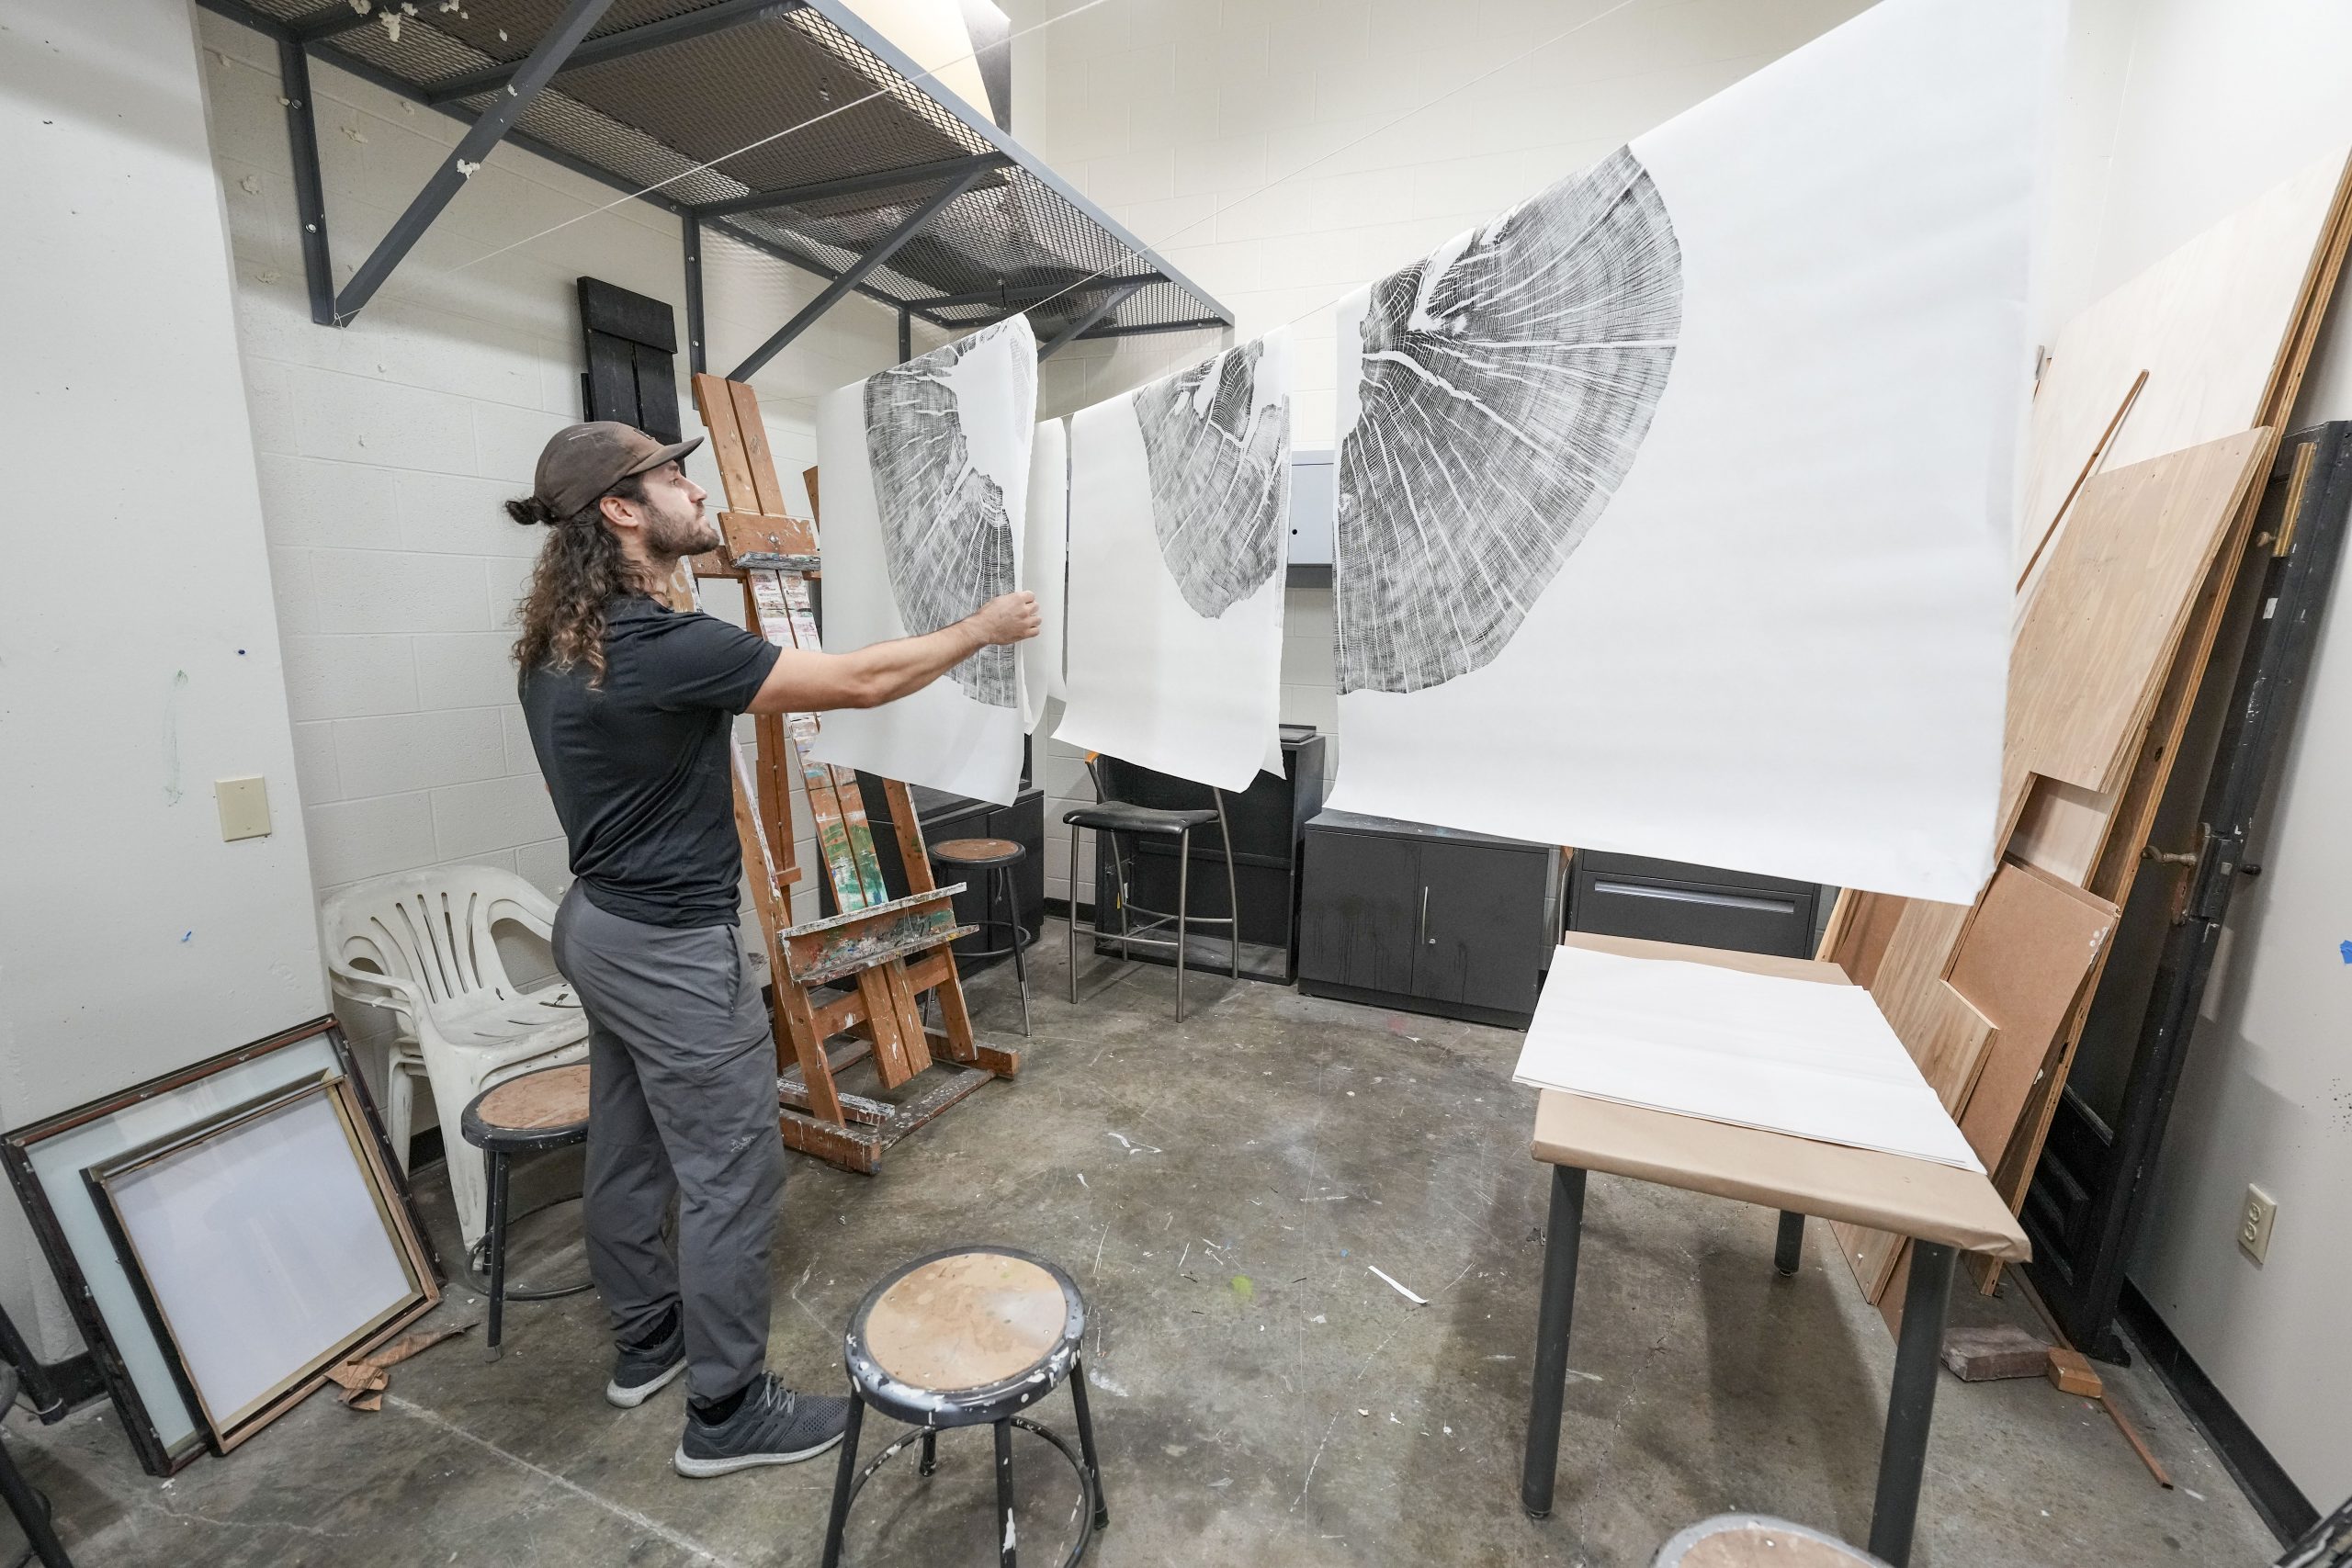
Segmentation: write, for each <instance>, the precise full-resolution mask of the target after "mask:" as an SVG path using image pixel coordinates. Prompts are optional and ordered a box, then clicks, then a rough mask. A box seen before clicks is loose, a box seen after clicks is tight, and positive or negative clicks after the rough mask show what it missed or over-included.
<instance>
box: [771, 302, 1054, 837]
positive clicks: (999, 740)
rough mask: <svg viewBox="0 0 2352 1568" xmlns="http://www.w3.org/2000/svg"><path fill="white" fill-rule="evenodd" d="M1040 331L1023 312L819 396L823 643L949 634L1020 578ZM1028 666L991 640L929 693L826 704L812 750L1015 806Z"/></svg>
mask: <svg viewBox="0 0 2352 1568" xmlns="http://www.w3.org/2000/svg"><path fill="white" fill-rule="evenodd" d="M1036 411H1037V341H1036V338H1035V335H1034V334H1033V333H1031V332H1030V330H1029V321H1028V318H1026V317H1024V316H1015V317H1013V318H1012V320H1011V321H1006V322H1003V323H1002V324H1001V325H998V326H993V327H989V328H986V329H984V330H982V331H980V332H977V333H973V334H972V335H971V336H969V337H966V338H959V339H957V340H956V342H954V343H951V344H946V345H945V346H944V347H941V348H936V349H933V351H932V352H931V353H929V354H926V355H922V357H920V358H917V359H910V360H909V361H907V363H905V364H904V365H900V366H897V367H893V368H891V369H888V370H886V371H884V372H882V374H880V375H878V376H873V377H869V378H866V379H865V380H864V381H860V382H858V383H856V384H855V385H854V386H849V387H843V388H842V389H841V390H839V391H837V392H830V393H828V394H826V395H825V396H824V397H823V398H821V399H820V400H818V403H817V464H818V470H819V474H820V481H821V483H822V485H823V489H824V515H823V517H822V519H821V520H820V541H819V542H820V545H821V547H822V548H823V551H824V561H825V578H824V631H825V646H826V648H827V649H829V650H830V651H832V652H835V653H847V652H851V651H853V650H854V649H860V648H864V647H865V646H867V645H868V644H870V643H876V642H885V641H888V640H889V639H890V638H893V637H910V636H921V635H922V634H923V633H926V632H933V631H937V630H938V629H939V628H940V627H941V626H948V625H951V624H953V623H954V622H956V621H958V620H961V619H962V618H963V617H964V616H966V615H970V614H971V613H972V612H973V611H974V610H977V609H978V608H979V607H980V606H981V605H982V604H986V603H987V602H988V601H989V600H990V599H992V598H994V597H995V596H996V595H998V594H1000V593H1010V592H1012V591H1013V590H1014V589H1016V588H1018V587H1019V586H1020V584H1021V576H1020V571H1021V555H1022V534H1023V526H1022V525H1023V522H1024V521H1025V519H1026V517H1027V514H1028V491H1029V447H1030V441H1031V437H1032V434H1033V432H1034V430H1035V421H1036ZM1021 718H1022V706H1021V694H1020V673H1019V662H1018V658H1017V656H1016V654H1015V653H1014V651H1013V649H1011V648H985V649H981V650H980V651H979V652H978V653H976V654H974V655H972V657H971V658H969V659H967V660H964V662H963V663H961V664H958V665H957V666H956V668H955V669H953V670H951V671H948V672H947V673H946V674H945V675H944V676H942V677H940V678H939V679H938V680H936V681H933V682H932V683H931V684H930V685H928V686H925V687H924V688H922V690H921V691H919V692H915V693H913V694H910V695H908V696H904V697H900V698H899V700H898V701H896V702H893V703H886V704H885V705H882V706H881V707H878V708H868V709H855V708H843V709H838V710H836V711H834V712H831V713H828V714H827V715H825V716H824V718H823V720H822V721H821V727H820V729H819V731H818V735H817V739H816V742H815V744H814V745H813V746H811V747H810V749H809V750H810V754H811V755H813V756H814V757H815V758H816V759H817V760H818V761H824V762H831V763H833V764H835V765H836V766H840V767H850V768H864V769H865V770H866V771H868V772H869V773H879V774H881V775H882V776H883V777H885V778H892V779H902V780H904V781H905V782H907V783H909V784H928V785H930V786H931V787H932V788H933V789H944V790H949V791H952V792H954V793H955V794H957V795H972V796H975V797H976V798H978V799H981V800H988V801H993V802H995V803H997V804H998V805H1000V806H1002V805H1009V804H1011V802H1012V797H1013V795H1014V794H1015V792H1016V791H1017V790H1018V789H1019V787H1020V779H1021Z"/></svg>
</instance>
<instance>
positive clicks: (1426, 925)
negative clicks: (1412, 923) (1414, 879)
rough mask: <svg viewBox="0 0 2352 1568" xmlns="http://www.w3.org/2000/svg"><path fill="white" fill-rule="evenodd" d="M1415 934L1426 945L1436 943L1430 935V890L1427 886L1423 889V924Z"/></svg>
mask: <svg viewBox="0 0 2352 1568" xmlns="http://www.w3.org/2000/svg"><path fill="white" fill-rule="evenodd" d="M1415 934H1416V935H1418V936H1419V938H1420V939H1421V942H1422V943H1423V944H1424V945H1427V944H1429V943H1430V942H1435V941H1436V939H1435V938H1434V937H1432V936H1430V890H1429V888H1428V886H1426V885H1424V886H1422V888H1421V923H1420V927H1419V931H1417V932H1416V933H1415Z"/></svg>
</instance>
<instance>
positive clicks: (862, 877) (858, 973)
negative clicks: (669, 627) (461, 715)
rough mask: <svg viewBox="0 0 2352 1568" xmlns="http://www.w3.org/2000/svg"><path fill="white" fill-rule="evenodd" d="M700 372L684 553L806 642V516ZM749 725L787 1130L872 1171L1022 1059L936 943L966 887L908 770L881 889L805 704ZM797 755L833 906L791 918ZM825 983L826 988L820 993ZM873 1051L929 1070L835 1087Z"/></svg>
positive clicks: (752, 815) (891, 784)
mask: <svg viewBox="0 0 2352 1568" xmlns="http://www.w3.org/2000/svg"><path fill="white" fill-rule="evenodd" d="M694 388H695V407H696V408H697V409H699V410H700V411H701V412H702V422H703V424H704V426H705V427H706V428H707V429H708V430H709V432H710V446H711V453H712V455H713V456H714V457H717V458H718V475H719V482H720V483H721V485H723V486H724V487H725V490H726V492H727V510H726V511H724V512H722V513H719V517H718V524H719V532H720V535H721V536H722V537H723V538H724V540H725V543H724V545H723V546H722V547H721V548H720V549H718V550H717V551H714V552H713V553H712V554H710V555H707V556H697V557H695V559H694V562H693V570H694V576H695V578H699V579H717V578H729V579H733V580H734V581H738V582H740V583H741V584H742V592H743V609H744V613H745V615H747V616H748V617H749V621H750V625H751V626H752V629H753V630H754V631H756V632H758V633H759V634H760V635H761V636H762V637H765V638H767V639H768V641H770V642H772V643H775V645H776V646H777V647H779V648H802V649H816V648H817V647H818V641H817V622H816V616H815V615H814V614H813V613H812V611H811V609H810V605H809V582H808V578H809V574H810V573H812V572H814V571H815V570H817V564H818V557H817V538H816V532H815V529H814V528H813V526H812V525H809V524H808V523H805V522H803V521H801V520H800V519H798V518H796V517H793V516H791V515H790V514H789V513H786V510H785V504H784V498H783V491H781V490H780V489H779V487H778V486H777V483H776V477H775V459H774V457H771V456H770V454H769V451H768V442H767V432H766V428H765V427H764V426H763V424H762V423H760V415H759V400H758V399H757V398H756V397H755V396H754V395H753V393H752V389H751V388H750V387H748V386H746V385H744V384H743V383H742V382H740V381H728V380H723V379H721V378H718V377H717V376H707V375H698V376H696V377H695V380H694ZM694 590H695V584H693V583H691V582H688V581H684V580H683V574H682V580H681V581H680V582H679V584H678V585H677V587H676V590H675V597H676V600H677V602H679V603H681V604H691V603H693V599H694ZM754 728H755V733H756V735H757V739H758V744H757V747H756V753H757V756H756V761H754V762H752V763H750V764H746V763H745V761H744V760H743V757H742V754H741V750H740V749H738V750H737V752H736V767H735V830H736V835H737V837H738V838H739V839H740V840H741V843H742V847H743V867H744V871H745V873H746V874H747V875H748V876H749V878H750V881H751V884H752V904H753V905H754V907H755V908H757V910H758V913H759V920H760V930H761V934H762V936H763V940H764V942H765V943H766V947H767V955H768V973H769V976H770V978H771V980H772V981H773V983H774V989H775V1042H776V1067H777V1080H776V1089H777V1097H778V1106H779V1112H780V1115H781V1117H782V1121H783V1127H784V1141H785V1142H786V1144H787V1145H790V1146H792V1147H793V1148H796V1149H798V1150H800V1151H801V1152H803V1153H804V1154H811V1155H815V1156H818V1157H819V1158H820V1159H823V1160H825V1161H827V1162H829V1163H831V1164H833V1165H837V1166H840V1167H842V1168H843V1169H845V1170H858V1171H866V1172H871V1171H873V1170H874V1169H876V1168H877V1167H878V1166H880V1164H881V1162H882V1155H883V1152H884V1151H885V1150H887V1149H888V1148H889V1147H890V1145H893V1144H895V1143H897V1142H898V1141H899V1139H900V1138H903V1137H905V1136H906V1135H907V1134H910V1133H911V1132H913V1131H914V1130H915V1129H916V1128H918V1127H920V1126H922V1124H923V1123H925V1122H929V1121H930V1120H931V1119H932V1118H933V1117H934V1116H936V1115H938V1114H939V1113H940V1112H941V1111H944V1110H946V1109H947V1108H948V1107H949V1106H951V1105H953V1104H955V1103H956V1101H957V1100H961V1099H963V1098H964V1097H965V1096H966V1095H967V1094H970V1093H971V1092H972V1091H973V1090H974V1089H978V1088H979V1087H980V1085H982V1084H984V1083H986V1082H988V1081H989V1079H990V1078H992V1077H1012V1076H1013V1074H1014V1073H1015V1072H1017V1071H1018V1070H1019V1069H1020V1066H1021V1058H1020V1056H1019V1055H1017V1054H1016V1053H1014V1052H1011V1051H1004V1050H999V1049H997V1048H996V1047H994V1046H989V1045H982V1044H979V1043H977V1042H976V1041H975V1040H974V1039H973V1038H972V1019H971V1014H970V1012H969V1011H968V1010H967V1009H966V1007H965V1005H964V987H963V982H962V980H961V979H960V978H959V977H958V976H957V974H956V955H955V954H954V953H952V952H950V951H949V949H948V944H949V943H950V942H954V941H955V940H956V938H957V937H960V936H963V935H965V934H967V932H968V931H971V930H972V929H973V928H971V927H968V926H958V925H957V924H956V911H955V908H954V906H953V904H952V902H951V900H952V899H953V897H954V896H955V895H956V893H958V892H961V891H962V886H961V885H960V884H959V885H957V886H952V887H941V886H938V884H937V882H936V881H935V880H934V879H933V876H932V873H931V862H930V860H929V858H928V857H927V856H926V855H925V854H924V852H923V842H922V827H921V826H920V825H919V824H918V823H917V822H916V820H915V810H914V802H913V801H912V799H911V798H910V795H909V791H908V789H907V786H906V785H905V784H901V783H899V782H898V781H896V780H889V781H886V782H885V783H884V784H883V786H882V787H883V790H884V792H885V793H886V794H887V795H888V798H889V804H890V818H891V825H892V827H893V828H894V829H895V830H896V831H897V833H898V835H899V860H900V862H901V863H903V864H904V866H905V868H906V876H907V887H908V891H907V895H906V897H900V898H892V897H890V896H889V893H888V889H887V888H886V887H885V886H884V885H883V881H882V866H881V863H880V861H879V860H878V859H876V855H875V852H874V830H873V828H872V826H871V825H870V824H869V823H868V821H867V820H866V816H865V797H864V795H862V794H861V793H860V791H859V788H858V784H857V775H856V774H855V773H853V772H851V771H850V770H849V769H847V768H835V767H832V766H831V765H829V764H827V763H824V762H820V761H817V760H816V759H815V758H813V757H811V756H810V755H809V750H808V745H809V741H810V740H811V739H814V738H815V736H816V733H817V719H816V718H815V716H812V715H809V714H789V715H783V716H763V717H760V718H758V719H756V720H754ZM787 750H788V751H789V760H787ZM796 764H797V768H798V770H799V775H800V782H801V786H802V789H803V791H804V792H805V793H806V795H808V798H809V815H810V816H811V817H812V818H814V827H815V829H816V840H817V852H818V856H819V858H820V860H822V861H823V862H824V864H825V875H826V878H827V880H828V882H829V883H830V884H831V887H832V893H833V903H834V907H835V908H838V909H840V910H841V911H842V913H840V914H838V915H834V916H832V917H831V918H830V919H821V920H812V921H809V923H808V924H805V925H798V926H796V925H794V924H793V923H792V902H791V893H790V887H791V885H792V884H793V883H795V882H797V881H798V880H799V878H800V868H799V867H798V866H797V864H795V863H794V859H793V850H792V789H791V784H790V783H789V778H790V774H789V773H787V771H786V770H787V769H788V768H791V767H793V766H794V765H796ZM814 987H827V989H826V990H825V991H824V992H822V993H819V992H817V991H816V990H815V989H814ZM926 994H930V995H935V996H936V997H937V998H938V1000H939V1015H940V1022H941V1025H942V1027H940V1028H938V1029H932V1028H930V1027H928V1026H927V1025H926V1024H925V1022H924V1021H923V1015H922V998H923V997H924V996H925V995H926ZM840 1035H849V1036H851V1037H852V1040H851V1043H848V1044H845V1045H843V1046H842V1047H840V1048H839V1049H828V1046H827V1042H828V1041H831V1040H832V1039H833V1038H835V1037H836V1036H840ZM868 1057H871V1059H872V1060H873V1063H874V1068H875V1071H876V1074H877V1075H878V1076H879V1077H880V1078H881V1080H882V1084H883V1087H884V1088H885V1089H898V1088H899V1086H901V1085H903V1084H905V1083H907V1082H908V1081H909V1080H910V1079H912V1078H914V1077H916V1075H918V1074H925V1073H928V1074H929V1075H931V1079H930V1081H929V1082H927V1083H926V1084H925V1085H923V1086H922V1088H920V1089H918V1090H916V1091H915V1092H914V1093H912V1094H910V1095H908V1096H906V1097H904V1098H902V1099H899V1100H897V1101H896V1102H891V1101H886V1100H876V1099H873V1098H870V1097H868V1096H865V1095H857V1094H851V1093H848V1092H847V1091H845V1090H843V1089H842V1088H841V1087H840V1086H839V1085H838V1084H837V1083H836V1082H835V1077H836V1075H837V1074H839V1073H840V1072H841V1071H842V1070H843V1069H844V1068H846V1067H849V1066H852V1065H854V1064H855V1063H857V1062H861V1061H864V1060H866V1059H867V1058H868ZM943 1057H944V1060H942V1059H941V1058H943Z"/></svg>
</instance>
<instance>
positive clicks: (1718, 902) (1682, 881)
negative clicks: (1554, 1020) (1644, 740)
mask: <svg viewBox="0 0 2352 1568" xmlns="http://www.w3.org/2000/svg"><path fill="white" fill-rule="evenodd" d="M1820 897H1821V889H1820V888H1819V887H1817V886H1815V885H1814V884H1812V883H1810V882H1791V881H1788V880H1786V879H1785V878H1781V877H1774V876H1756V875H1751V874H1747V873H1745V872H1736V871H1724V870H1720V869H1718V868H1715V867H1713V866H1702V865H1688V864H1684V863H1681V862H1679V861H1662V860H1653V859H1650V858H1648V857H1646V856H1641V855H1619V854H1607V853H1600V852H1578V853H1577V857H1576V863H1575V869H1574V872H1573V874H1572V876H1571V891H1570V893H1569V900H1568V925H1569V929H1570V930H1572V931H1594V932H1598V933H1600V934H1602V935H1605V936H1630V937H1641V938H1645V939H1647V940H1649V941H1651V942H1685V943H1688V944H1690V945H1691V946H1694V947H1722V948H1731V949H1736V950H1737V951H1739V952H1743V953H1777V954H1779V955H1781V956H1782V957H1788V958H1803V957H1805V956H1807V955H1808V954H1810V953H1811V952H1812V951H1813V925H1814V911H1815V906H1816V904H1817V903H1818V901H1819V899H1820Z"/></svg>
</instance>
